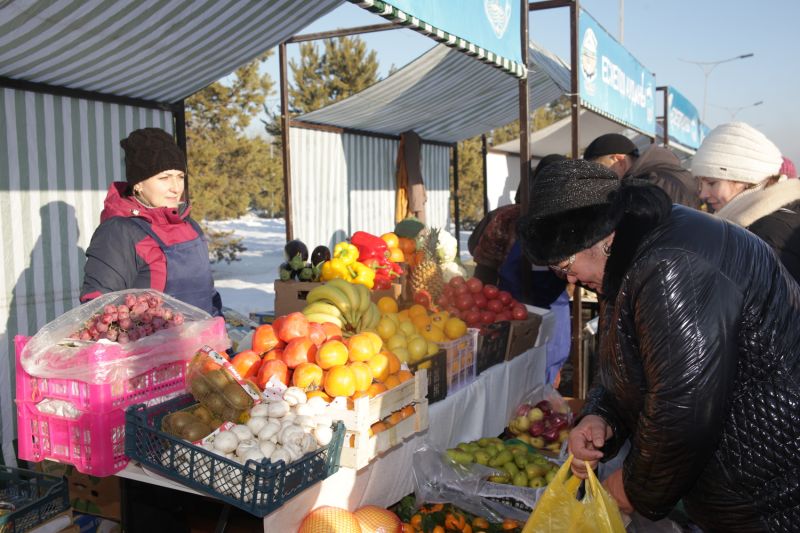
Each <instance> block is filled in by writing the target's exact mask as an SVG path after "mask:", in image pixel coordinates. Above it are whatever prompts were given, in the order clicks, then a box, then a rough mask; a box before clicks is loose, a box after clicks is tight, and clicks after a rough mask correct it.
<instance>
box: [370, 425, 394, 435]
mask: <svg viewBox="0 0 800 533" xmlns="http://www.w3.org/2000/svg"><path fill="white" fill-rule="evenodd" d="M387 429H389V426H388V425H386V424H385V423H383V422H375V423H374V424H372V426H370V428H369V431H370V433H372V435H377V434H378V433H380V432H381V431H386V430H387ZM372 435H370V436H372Z"/></svg>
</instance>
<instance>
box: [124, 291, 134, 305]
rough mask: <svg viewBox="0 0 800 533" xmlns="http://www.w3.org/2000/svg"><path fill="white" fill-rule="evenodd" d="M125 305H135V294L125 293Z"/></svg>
mask: <svg viewBox="0 0 800 533" xmlns="http://www.w3.org/2000/svg"><path fill="white" fill-rule="evenodd" d="M125 305H127V306H128V307H133V306H134V305H136V296H134V295H133V294H126V295H125Z"/></svg>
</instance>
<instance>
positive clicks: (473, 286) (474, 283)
mask: <svg viewBox="0 0 800 533" xmlns="http://www.w3.org/2000/svg"><path fill="white" fill-rule="evenodd" d="M467 288H468V289H469V292H471V293H473V294H475V293H478V292H481V291H482V290H483V282H482V281H481V280H479V279H478V278H469V279H468V280H467Z"/></svg>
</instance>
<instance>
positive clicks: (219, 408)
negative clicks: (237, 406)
mask: <svg viewBox="0 0 800 533" xmlns="http://www.w3.org/2000/svg"><path fill="white" fill-rule="evenodd" d="M204 403H205V405H206V407H208V409H209V411H211V412H212V413H214V414H217V415H223V414H224V412H225V409H226V408H227V407H228V404H227V403H226V402H225V398H223V397H222V396H220V395H219V394H217V393H216V392H214V393H212V394H209V395H208V397H207V398H206V399H205V401H204Z"/></svg>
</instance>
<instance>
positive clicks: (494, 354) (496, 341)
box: [475, 320, 511, 374]
mask: <svg viewBox="0 0 800 533" xmlns="http://www.w3.org/2000/svg"><path fill="white" fill-rule="evenodd" d="M510 330H511V322H508V321H507V320H504V321H503V322H495V323H493V324H487V325H485V326H483V327H482V328H481V330H480V333H478V355H477V362H476V369H475V371H476V373H477V374H480V373H481V372H483V371H484V370H486V369H487V368H490V367H493V366H494V365H496V364H498V363H502V362H503V361H505V360H506V349H507V348H508V333H509V331H510Z"/></svg>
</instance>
